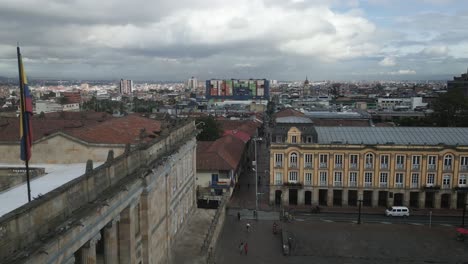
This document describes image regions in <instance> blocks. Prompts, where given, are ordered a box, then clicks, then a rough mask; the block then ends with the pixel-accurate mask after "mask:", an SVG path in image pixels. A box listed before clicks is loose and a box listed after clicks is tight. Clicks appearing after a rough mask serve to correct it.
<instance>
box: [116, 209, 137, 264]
mask: <svg viewBox="0 0 468 264" xmlns="http://www.w3.org/2000/svg"><path fill="white" fill-rule="evenodd" d="M133 221H135V217H134V210H133V208H132V206H131V205H130V206H129V207H127V208H125V209H124V210H123V211H122V212H121V213H120V222H119V230H118V232H119V253H120V256H119V263H133V261H134V256H135V228H134V223H133Z"/></svg>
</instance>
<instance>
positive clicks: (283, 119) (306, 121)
mask: <svg viewBox="0 0 468 264" xmlns="http://www.w3.org/2000/svg"><path fill="white" fill-rule="evenodd" d="M275 121H276V123H295V124H298V123H300V124H312V123H313V122H312V120H310V118H307V117H301V116H285V117H277V118H276V120H275Z"/></svg>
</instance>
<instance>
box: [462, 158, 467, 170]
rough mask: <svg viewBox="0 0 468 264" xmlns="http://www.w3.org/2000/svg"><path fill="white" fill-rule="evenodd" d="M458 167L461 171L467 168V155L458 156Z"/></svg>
mask: <svg viewBox="0 0 468 264" xmlns="http://www.w3.org/2000/svg"><path fill="white" fill-rule="evenodd" d="M460 169H461V170H462V171H467V170H468V157H467V156H462V157H460Z"/></svg>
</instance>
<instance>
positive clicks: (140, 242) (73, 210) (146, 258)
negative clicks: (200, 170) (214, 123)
mask: <svg viewBox="0 0 468 264" xmlns="http://www.w3.org/2000/svg"><path fill="white" fill-rule="evenodd" d="M195 135H196V129H195V124H194V123H193V122H188V121H187V122H184V123H180V124H178V125H177V126H176V127H173V128H172V129H171V130H170V131H169V133H168V134H167V135H162V136H161V137H160V138H158V139H155V140H154V141H153V142H150V143H147V144H141V145H138V146H136V147H135V148H134V149H130V148H129V147H127V149H126V152H125V153H124V154H123V155H121V156H119V157H116V158H114V157H113V155H112V154H111V153H112V152H110V154H109V156H108V159H107V161H106V163H104V164H103V165H101V166H99V167H98V168H96V169H87V172H86V174H84V175H83V176H81V177H79V178H77V179H75V180H73V181H71V182H69V183H67V184H65V185H63V186H61V187H59V188H57V189H55V190H53V191H51V192H49V193H47V194H45V195H43V196H41V197H40V198H39V199H36V200H34V201H32V202H30V203H29V204H27V205H25V206H22V207H20V208H18V209H16V210H14V211H12V212H10V213H8V214H6V215H4V216H2V217H1V218H0V262H1V263H170V262H171V257H170V256H171V254H170V251H171V248H172V245H173V244H174V242H175V237H176V236H175V235H176V234H177V232H178V231H180V229H181V228H182V227H183V226H184V224H185V223H187V219H188V218H189V217H190V215H191V212H192V209H193V208H194V206H196V193H195V173H196V169H195V167H196V159H195V156H196V140H195Z"/></svg>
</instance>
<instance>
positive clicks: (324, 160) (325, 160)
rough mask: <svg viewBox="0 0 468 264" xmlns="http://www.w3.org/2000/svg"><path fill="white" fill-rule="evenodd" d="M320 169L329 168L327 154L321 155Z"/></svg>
mask: <svg viewBox="0 0 468 264" xmlns="http://www.w3.org/2000/svg"><path fill="white" fill-rule="evenodd" d="M319 159H320V168H327V167H328V155H327V154H320V156H319Z"/></svg>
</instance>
